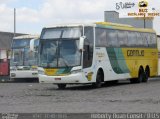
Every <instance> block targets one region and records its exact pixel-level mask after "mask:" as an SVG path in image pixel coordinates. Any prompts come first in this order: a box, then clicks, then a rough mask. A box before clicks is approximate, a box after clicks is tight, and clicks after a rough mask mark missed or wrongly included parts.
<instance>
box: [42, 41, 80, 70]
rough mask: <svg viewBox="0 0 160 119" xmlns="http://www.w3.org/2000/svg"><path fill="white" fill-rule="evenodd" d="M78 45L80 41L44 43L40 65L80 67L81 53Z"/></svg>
mask: <svg viewBox="0 0 160 119" xmlns="http://www.w3.org/2000/svg"><path fill="white" fill-rule="evenodd" d="M78 43H79V41H78V40H56V41H55V40H49V41H45V42H42V44H41V51H40V64H39V65H40V66H42V67H72V66H79V65H80V56H81V53H80V52H79V50H78Z"/></svg>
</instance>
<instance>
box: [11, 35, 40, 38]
mask: <svg viewBox="0 0 160 119" xmlns="http://www.w3.org/2000/svg"><path fill="white" fill-rule="evenodd" d="M38 38H39V35H22V36H18V37H14V38H13V39H38Z"/></svg>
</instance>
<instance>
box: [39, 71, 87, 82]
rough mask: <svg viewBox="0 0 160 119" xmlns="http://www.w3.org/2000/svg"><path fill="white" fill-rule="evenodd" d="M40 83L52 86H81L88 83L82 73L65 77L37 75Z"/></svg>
mask: <svg viewBox="0 0 160 119" xmlns="http://www.w3.org/2000/svg"><path fill="white" fill-rule="evenodd" d="M38 77H39V82H40V83H53V84H81V83H82V84H83V83H88V80H87V78H86V76H84V75H83V73H76V74H70V75H66V76H47V75H41V74H39V76H38Z"/></svg>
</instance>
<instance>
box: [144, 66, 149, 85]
mask: <svg viewBox="0 0 160 119" xmlns="http://www.w3.org/2000/svg"><path fill="white" fill-rule="evenodd" d="M149 76H150V70H149V67H146V69H145V76H144V79H143V80H142V82H148V78H149Z"/></svg>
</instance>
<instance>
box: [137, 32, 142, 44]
mask: <svg viewBox="0 0 160 119" xmlns="http://www.w3.org/2000/svg"><path fill="white" fill-rule="evenodd" d="M136 34H137V46H138V47H143V38H142V34H141V33H138V32H137V33H136Z"/></svg>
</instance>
